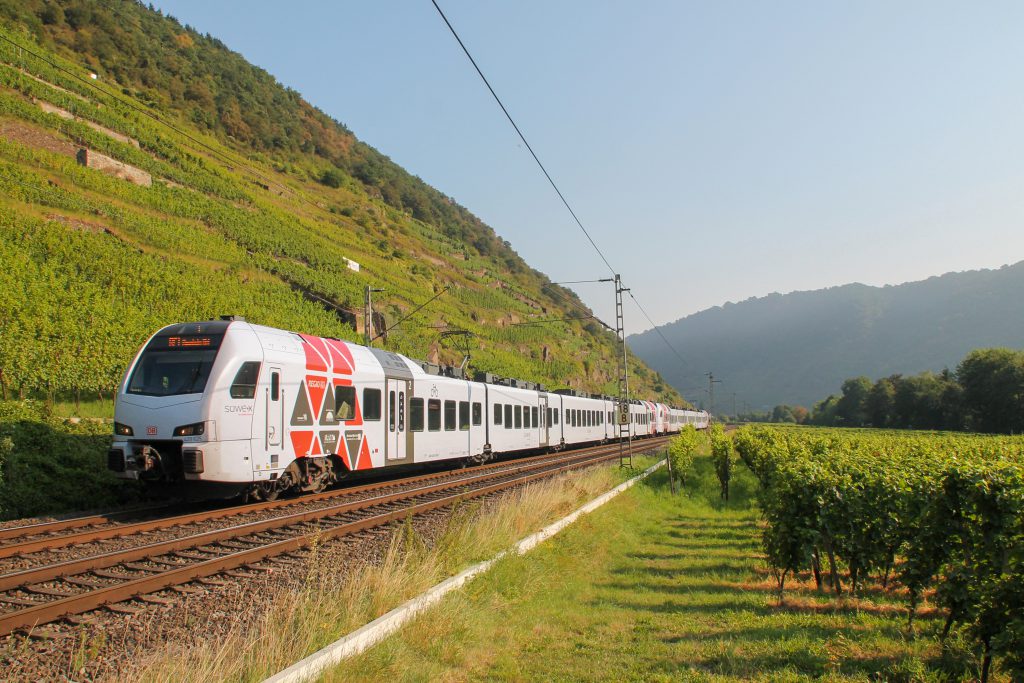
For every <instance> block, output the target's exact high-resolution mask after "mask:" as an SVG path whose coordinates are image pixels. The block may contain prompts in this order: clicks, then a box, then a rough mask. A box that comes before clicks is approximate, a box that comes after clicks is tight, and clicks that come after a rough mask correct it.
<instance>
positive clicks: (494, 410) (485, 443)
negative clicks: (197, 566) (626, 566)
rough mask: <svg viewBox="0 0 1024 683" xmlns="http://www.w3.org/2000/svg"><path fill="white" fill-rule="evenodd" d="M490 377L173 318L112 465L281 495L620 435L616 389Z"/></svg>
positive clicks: (640, 432) (675, 423)
mask: <svg viewBox="0 0 1024 683" xmlns="http://www.w3.org/2000/svg"><path fill="white" fill-rule="evenodd" d="M424 367H426V368H427V370H433V372H428V371H427V370H425V369H424ZM479 379H481V380H483V381H467V380H465V379H461V378H458V377H452V376H445V375H444V374H442V373H441V372H440V368H438V367H437V366H431V365H430V364H420V363H417V362H416V361H413V360H410V359H409V358H406V357H405V356H401V355H399V354H397V353H392V352H390V351H384V350H381V349H374V348H367V347H365V346H360V345H358V344H352V343H349V342H345V341H341V340H338V339H327V338H321V337H313V336H310V335H305V334H297V333H294V332H286V331H284V330H278V329H274V328H270V327H263V326H260V325H254V324H251V323H248V322H246V321H244V319H241V318H233V317H231V318H224V319H221V320H215V321H210V322H196V323H182V324H176V325H171V326H169V327H165V328H163V329H162V330H160V331H159V332H157V333H156V334H155V335H153V336H152V337H151V338H150V339H149V341H148V342H147V343H146V345H145V346H144V347H143V348H142V350H141V351H140V352H139V354H138V355H137V356H136V358H135V360H134V361H133V362H132V364H131V365H130V366H129V368H128V370H127V372H126V373H125V378H124V381H123V382H122V384H121V386H120V388H119V390H118V394H117V405H116V408H115V416H114V420H115V422H114V432H115V436H114V443H113V445H112V447H111V449H110V452H109V455H108V466H109V468H110V469H111V470H113V471H114V472H116V473H117V475H118V476H119V477H121V478H124V479H142V480H146V481H152V482H167V483H183V484H184V485H185V487H186V489H190V491H189V493H191V494H193V495H200V496H230V495H235V494H239V493H248V494H250V495H253V496H255V497H257V498H273V497H276V496H277V495H278V494H280V493H282V492H285V491H318V490H321V489H323V488H324V487H326V486H327V485H329V484H332V483H334V482H336V481H338V480H339V479H341V478H342V477H343V476H344V475H346V474H347V473H349V472H352V471H357V470H369V469H373V468H381V467H389V466H395V465H412V464H419V463H428V462H435V461H439V460H453V459H466V460H468V461H471V462H475V463H482V462H485V461H487V460H488V459H490V458H491V457H493V456H494V455H496V454H502V453H515V452H521V451H539V450H545V449H551V450H554V449H561V448H565V447H567V446H575V445H580V444H588V443H600V442H602V441H606V440H610V439H616V438H618V436H619V425H618V424H617V422H616V419H615V418H616V417H617V413H616V411H615V408H616V402H615V400H614V399H611V398H607V397H593V396H585V395H582V394H578V393H576V392H548V391H545V390H544V389H543V387H540V386H538V385H535V384H532V383H529V382H521V381H517V380H502V379H500V378H496V377H493V376H490V375H483V376H481V377H479ZM629 412H630V416H629V428H630V431H631V433H632V435H633V436H635V437H644V436H651V435H655V434H666V433H670V432H675V431H678V430H679V429H680V428H681V427H682V426H684V425H687V424H692V425H694V426H695V427H697V428H704V427H707V424H708V414H707V413H706V412H697V411H690V410H680V409H676V408H670V407H669V406H666V405H663V404H659V403H649V402H646V401H634V402H632V403H631V404H630V406H629Z"/></svg>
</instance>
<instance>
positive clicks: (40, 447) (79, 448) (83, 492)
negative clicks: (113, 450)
mask: <svg viewBox="0 0 1024 683" xmlns="http://www.w3.org/2000/svg"><path fill="white" fill-rule="evenodd" d="M110 431H111V430H110V425H109V424H106V423H103V422H94V421H84V422H81V423H78V424H71V423H69V422H64V421H61V420H57V419H54V418H51V417H50V416H49V415H48V411H47V410H46V408H45V407H44V406H43V405H41V404H39V403H38V402H36V401H3V402H0V467H2V474H0V517H3V518H7V519H14V518H19V517H28V516H32V515H37V514H43V513H46V514H52V513H57V512H66V511H70V510H83V509H90V508H97V507H106V506H110V505H115V504H118V503H123V502H127V501H129V500H132V499H134V498H135V496H136V495H137V489H136V488H135V487H134V486H132V485H130V484H128V483H126V482H122V481H120V480H118V479H116V478H115V477H114V476H113V474H111V473H110V472H109V471H108V470H107V466H106V452H107V448H108V447H109V446H110V441H111V436H110Z"/></svg>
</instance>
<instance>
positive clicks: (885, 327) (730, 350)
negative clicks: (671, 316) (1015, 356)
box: [629, 262, 1024, 412]
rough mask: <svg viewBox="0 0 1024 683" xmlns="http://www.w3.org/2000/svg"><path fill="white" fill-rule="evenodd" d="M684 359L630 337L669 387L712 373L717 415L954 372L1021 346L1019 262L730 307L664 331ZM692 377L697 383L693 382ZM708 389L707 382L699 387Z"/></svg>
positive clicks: (1023, 273) (1023, 305)
mask: <svg viewBox="0 0 1024 683" xmlns="http://www.w3.org/2000/svg"><path fill="white" fill-rule="evenodd" d="M662 332H663V333H664V335H665V336H666V337H667V338H668V339H669V341H671V343H672V344H673V345H674V346H675V347H676V348H677V349H678V350H679V352H680V354H681V355H682V356H683V357H684V358H685V359H686V361H687V364H686V366H685V367H680V364H679V361H678V359H677V358H676V357H675V356H674V355H672V354H671V352H667V351H666V349H665V346H664V344H663V343H662V342H661V340H660V339H659V338H658V337H657V335H656V334H654V333H653V332H645V333H643V334H639V335H634V336H632V337H630V338H629V343H630V345H631V347H632V348H633V350H634V352H635V353H637V355H639V356H640V357H641V358H643V359H644V360H645V361H647V362H648V363H649V364H650V365H651V366H652V367H654V368H656V369H658V370H659V371H660V372H661V373H662V375H663V376H664V377H665V379H666V380H667V381H668V382H670V383H672V384H673V385H674V386H676V387H692V386H694V385H695V384H700V383H701V378H700V375H701V374H702V373H704V372H707V371H708V370H713V371H714V373H715V377H716V378H719V379H721V380H723V384H722V385H719V387H718V388H717V396H719V397H722V398H721V400H717V401H716V402H717V404H718V405H717V407H718V408H719V409H723V410H727V411H729V412H731V410H732V397H731V396H730V394H729V392H736V394H737V400H738V401H739V405H738V407H739V409H740V410H742V409H743V402H744V401H745V402H747V403H749V405H750V407H751V408H757V409H763V408H770V407H771V406H773V405H776V404H779V403H788V404H795V405H804V406H811V405H813V404H814V402H816V401H819V400H821V399H823V398H825V397H827V396H828V395H829V394H833V393H837V392H838V391H839V387H840V385H841V384H842V382H843V380H844V379H846V378H848V377H855V376H858V375H867V376H868V377H871V378H877V377H883V376H886V375H890V374H893V373H903V374H912V373H917V372H921V371H923V370H933V371H939V370H942V369H943V368H945V367H950V368H953V367H955V366H956V363H958V362H959V361H960V359H961V358H963V357H964V356H965V355H966V353H967V352H968V351H970V350H971V349H975V348H979V347H989V346H1007V347H1011V348H1022V347H1024V262H1021V263H1017V264H1015V265H1012V266H1004V267H1003V268H1000V269H998V270H979V271H970V272H964V273H948V274H946V275H942V276H938V277H932V278H929V279H927V280H923V281H921V282H910V283H907V284H902V285H898V286H886V287H869V286H867V285H862V284H850V285H844V286H842V287H832V288H829V289H822V290H817V291H810V292H793V293H791V294H785V295H781V294H770V295H768V296H765V297H760V298H753V299H748V300H746V301H743V302H740V303H728V304H725V305H724V306H720V307H715V308H711V309H708V310H706V311H701V312H699V313H696V314H694V315H690V316H687V317H686V318H683V319H681V320H678V321H676V322H674V323H670V324H668V325H666V326H664V327H663V328H662ZM695 376H696V377H695ZM704 383H705V384H706V380H704Z"/></svg>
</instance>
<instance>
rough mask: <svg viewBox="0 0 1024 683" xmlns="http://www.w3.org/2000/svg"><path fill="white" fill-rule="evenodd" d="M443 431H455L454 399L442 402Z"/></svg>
mask: <svg viewBox="0 0 1024 683" xmlns="http://www.w3.org/2000/svg"><path fill="white" fill-rule="evenodd" d="M444 431H446V432H454V431H455V401H445V402H444Z"/></svg>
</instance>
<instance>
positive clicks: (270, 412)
mask: <svg viewBox="0 0 1024 683" xmlns="http://www.w3.org/2000/svg"><path fill="white" fill-rule="evenodd" d="M269 375H270V386H268V387H266V388H265V394H264V396H265V399H264V402H265V405H266V417H267V420H266V424H267V429H266V432H265V447H264V450H266V451H268V452H269V453H270V463H269V464H270V466H271V467H276V466H277V462H278V454H279V453H280V452H281V450H282V447H281V446H282V444H283V443H284V389H283V388H282V387H281V368H275V367H271V368H270V372H269ZM257 464H258V463H257V461H256V459H255V458H253V466H254V467H255V466H256V465H257Z"/></svg>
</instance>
